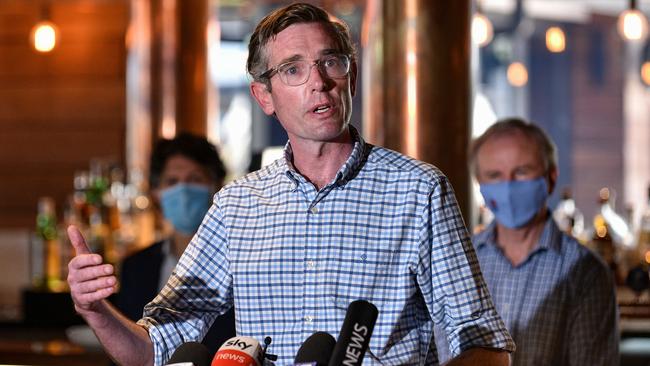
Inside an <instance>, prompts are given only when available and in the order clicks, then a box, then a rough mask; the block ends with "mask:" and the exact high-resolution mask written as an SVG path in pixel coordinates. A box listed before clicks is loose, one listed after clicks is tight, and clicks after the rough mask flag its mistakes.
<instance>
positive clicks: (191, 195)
mask: <svg viewBox="0 0 650 366" xmlns="http://www.w3.org/2000/svg"><path fill="white" fill-rule="evenodd" d="M211 198H212V192H211V191H210V188H209V187H208V186H203V185H197V184H183V183H181V184H176V185H174V186H172V187H170V188H167V189H165V190H163V191H161V192H160V205H161V206H162V211H163V215H164V216H165V219H167V220H169V222H171V223H172V225H174V228H175V229H176V230H178V231H180V232H181V233H183V234H194V233H195V232H196V230H197V229H198V228H199V225H201V221H203V216H205V214H206V213H207V212H208V209H209V208H210V204H211V203H212V201H211Z"/></svg>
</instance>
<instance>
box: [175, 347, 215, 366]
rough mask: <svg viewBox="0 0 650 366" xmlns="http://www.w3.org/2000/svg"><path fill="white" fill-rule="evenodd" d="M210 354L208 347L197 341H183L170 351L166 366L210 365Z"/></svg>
mask: <svg viewBox="0 0 650 366" xmlns="http://www.w3.org/2000/svg"><path fill="white" fill-rule="evenodd" d="M210 360H212V355H211V354H210V351H208V348H207V347H206V346H204V345H203V344H201V343H198V342H187V343H183V344H181V345H180V346H178V348H176V350H175V351H174V353H172V357H170V358H169V361H167V363H166V364H165V365H167V366H189V365H193V366H210Z"/></svg>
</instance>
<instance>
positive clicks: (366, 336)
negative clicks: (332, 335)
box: [329, 300, 379, 366]
mask: <svg viewBox="0 0 650 366" xmlns="http://www.w3.org/2000/svg"><path fill="white" fill-rule="evenodd" d="M378 315H379V311H378V310H377V307H376V306H375V305H373V304H371V303H369V302H368V301H365V300H356V301H353V302H351V303H350V305H349V306H348V311H347V313H346V314H345V320H344V321H343V325H342V326H341V333H339V339H338V340H337V341H336V345H335V346H334V351H333V352H332V358H331V359H330V362H329V366H341V365H346V366H358V365H361V362H362V361H363V356H364V355H365V353H366V351H367V350H368V345H369V344H370V336H371V335H372V330H373V329H374V328H375V322H376V321H377V316H378Z"/></svg>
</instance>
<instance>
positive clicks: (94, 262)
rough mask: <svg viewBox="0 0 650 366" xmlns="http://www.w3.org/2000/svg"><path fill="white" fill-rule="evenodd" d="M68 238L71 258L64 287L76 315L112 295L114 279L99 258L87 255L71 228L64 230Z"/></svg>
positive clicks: (112, 273) (81, 238) (83, 244)
mask: <svg viewBox="0 0 650 366" xmlns="http://www.w3.org/2000/svg"><path fill="white" fill-rule="evenodd" d="M68 237H69V238H70V242H71V243H72V246H73V247H74V250H75V256H74V258H72V260H70V263H68V285H69V286H70V294H71V295H72V301H73V302H74V304H75V309H76V310H77V312H79V313H83V312H88V311H91V312H92V310H93V306H95V304H97V303H98V302H99V301H101V300H103V299H106V298H107V297H109V296H110V295H111V294H113V293H114V292H115V286H116V284H117V278H116V277H115V275H114V268H113V266H112V265H111V264H104V263H103V262H104V260H103V258H102V257H101V256H100V255H99V254H93V253H91V251H90V249H89V248H88V245H87V244H86V240H85V239H84V237H83V236H82V235H81V232H79V229H77V228H76V227H75V226H73V225H70V226H69V227H68Z"/></svg>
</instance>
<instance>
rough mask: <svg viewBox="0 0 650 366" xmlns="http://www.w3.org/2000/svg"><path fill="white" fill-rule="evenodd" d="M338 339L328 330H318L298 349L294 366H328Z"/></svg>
mask: <svg viewBox="0 0 650 366" xmlns="http://www.w3.org/2000/svg"><path fill="white" fill-rule="evenodd" d="M334 344H336V340H334V337H332V335H331V334H329V333H327V332H316V333H314V334H312V335H310V336H309V338H307V339H306V340H305V341H304V342H303V343H302V346H300V349H298V353H297V354H296V358H295V360H294V366H298V365H313V366H327V364H328V363H329V360H330V357H332V351H333V350H334Z"/></svg>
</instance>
